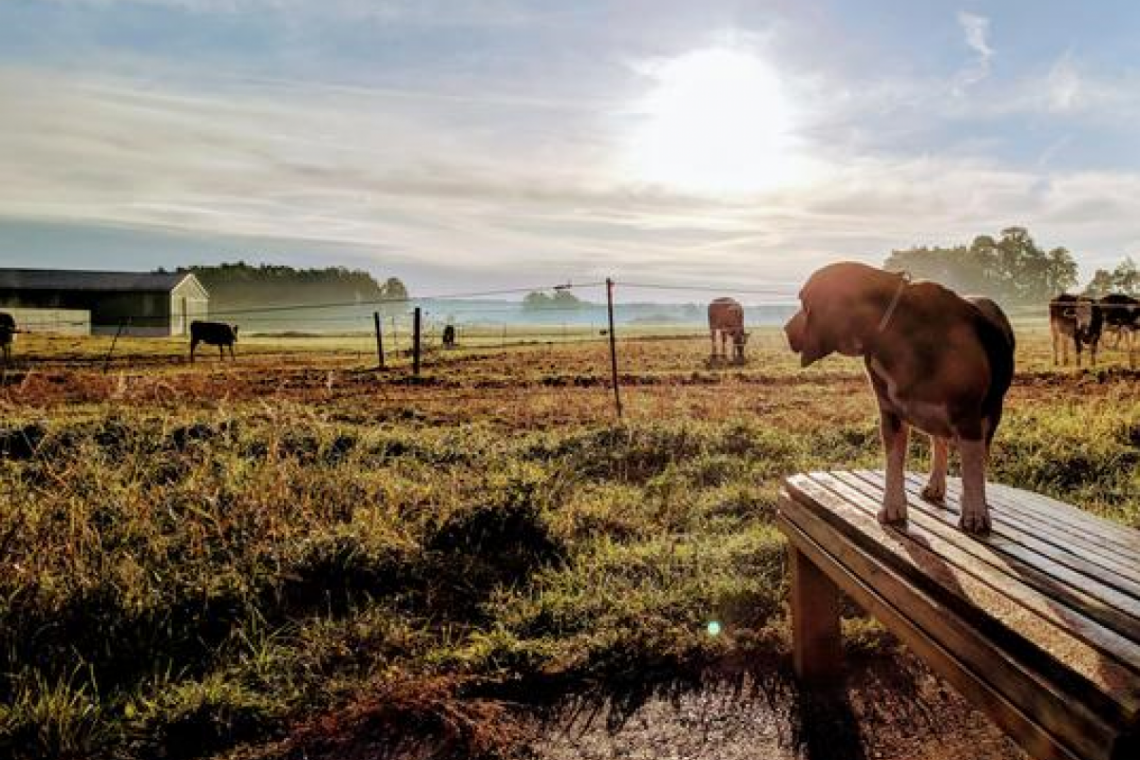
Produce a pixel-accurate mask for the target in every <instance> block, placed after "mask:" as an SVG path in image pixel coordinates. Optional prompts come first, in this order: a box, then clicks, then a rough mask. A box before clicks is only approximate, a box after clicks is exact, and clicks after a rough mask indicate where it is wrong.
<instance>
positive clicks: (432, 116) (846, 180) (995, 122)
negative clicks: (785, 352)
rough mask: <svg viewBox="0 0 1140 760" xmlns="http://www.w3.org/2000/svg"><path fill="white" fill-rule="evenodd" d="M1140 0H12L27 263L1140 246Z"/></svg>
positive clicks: (611, 260)
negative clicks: (990, 241) (1011, 233)
mask: <svg viewBox="0 0 1140 760" xmlns="http://www.w3.org/2000/svg"><path fill="white" fill-rule="evenodd" d="M1138 117H1140V4H1135V3H1130V2H1098V3H1072V2H1061V1H1055V2H1053V1H1049V0H1040V1H1038V2H1029V1H1022V0H1003V1H1001V2H997V1H995V2H988V3H986V2H972V3H971V2H958V3H944V2H936V1H931V2H921V3H916V2H911V1H908V0H866V1H861V2H840V1H839V0H798V1H796V0H772V1H771V2H764V1H762V0H752V1H751V2H744V1H743V0H736V1H728V0H702V2H699V3H698V2H690V1H689V0H627V1H625V2H618V1H617V0H611V1H609V2H606V1H603V0H576V2H561V1H555V0H546V1H544V2H538V1H532V2H514V1H511V0H480V1H478V2H476V1H474V0H472V1H470V2H461V1H460V0H453V1H452V2H445V1H444V0H321V1H320V2H316V1H315V0H314V1H309V0H0V265H4V266H44V267H61V268H88V269H151V268H155V267H159V266H164V267H173V266H178V265H189V264H202V263H212V262H219V261H232V260H236V259H244V260H246V261H249V262H275V263H287V264H294V265H299V266H331V265H342V266H348V267H354V268H355V267H360V268H365V269H368V270H370V271H372V272H374V273H375V274H376V275H377V276H379V277H388V276H398V277H401V278H402V279H404V280H405V282H407V283H408V284H409V287H410V288H411V290H412V292H413V293H423V294H427V293H441V292H449V291H464V290H477V289H491V288H500V287H502V288H510V287H529V286H532V285H545V284H554V283H564V282H568V281H569V282H586V281H595V280H598V279H601V278H605V277H607V276H612V277H614V278H615V279H617V280H618V281H619V283H620V282H621V281H623V280H625V281H635V280H636V281H642V282H646V281H648V282H656V283H668V284H673V285H678V286H685V285H694V286H695V285H701V286H713V287H725V288H731V287H740V288H759V289H764V288H769V289H772V290H774V291H780V292H785V291H786V292H795V290H796V289H797V288H798V283H799V282H801V281H802V280H803V279H804V278H806V276H807V275H808V274H810V272H811V271H812V270H814V269H815V268H817V267H818V266H821V265H823V264H824V263H827V262H829V261H833V260H836V259H857V260H863V261H867V262H870V263H881V262H882V261H883V259H884V258H885V257H886V255H887V254H888V253H889V252H890V251H891V250H892V249H897V248H903V247H909V246H912V245H952V244H958V243H967V242H969V240H971V239H972V238H973V237H974V236H976V235H978V234H996V233H998V232H999V231H1000V230H1001V229H1003V228H1005V227H1008V226H1011V225H1021V226H1026V227H1028V228H1029V230H1030V231H1031V233H1032V234H1033V236H1034V237H1035V238H1036V240H1037V241H1038V243H1039V244H1040V245H1042V246H1043V247H1045V248H1053V247H1056V246H1064V247H1066V248H1068V249H1069V250H1070V251H1071V252H1072V253H1073V255H1074V256H1075V258H1076V259H1077V261H1078V262H1079V264H1080V265H1081V274H1082V278H1084V279H1087V278H1088V277H1090V276H1091V274H1092V272H1093V270H1094V269H1095V268H1097V267H1105V266H1113V265H1115V264H1116V263H1117V262H1119V261H1120V260H1121V259H1122V258H1123V257H1124V256H1125V255H1132V256H1134V257H1135V256H1136V255H1137V253H1140V226H1138V225H1140V143H1138V142H1137V137H1136V134H1137V133H1136V124H1137V123H1138Z"/></svg>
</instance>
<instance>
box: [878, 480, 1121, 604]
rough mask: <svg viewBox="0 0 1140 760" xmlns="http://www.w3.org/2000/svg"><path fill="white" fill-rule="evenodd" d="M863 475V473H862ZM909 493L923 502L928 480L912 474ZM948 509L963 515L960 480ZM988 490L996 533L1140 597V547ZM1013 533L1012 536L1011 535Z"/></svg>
mask: <svg viewBox="0 0 1140 760" xmlns="http://www.w3.org/2000/svg"><path fill="white" fill-rule="evenodd" d="M859 473H860V474H861V475H862V474H863V473H862V471H859ZM906 482H907V491H908V492H910V493H911V494H912V495H913V498H916V499H922V488H923V486H924V485H925V483H926V480H925V478H923V477H920V476H919V475H917V474H915V473H909V474H908V477H907V479H906ZM946 485H947V488H946V502H945V506H946V507H948V508H950V509H952V510H953V511H954V513H955V514H959V513H960V512H961V509H960V505H961V501H962V484H961V481H960V480H959V479H958V478H947V484H946ZM996 490H997V489H987V491H988V492H987V496H986V499H987V501H988V502H989V504H990V507H991V510H990V512H991V517H992V518H993V521H994V524H995V525H994V529H995V530H996V531H998V532H1000V533H1002V535H1005V536H1007V537H1010V538H1016V537H1017V536H1019V535H1029V536H1031V537H1032V538H1035V539H1037V540H1039V541H1041V542H1045V543H1047V544H1049V545H1050V547H1051V549H1053V550H1060V551H1061V552H1062V553H1063V554H1064V555H1068V556H1070V557H1074V558H1077V559H1079V560H1082V561H1085V562H1087V563H1089V564H1090V565H1091V566H1093V567H1092V573H1093V574H1095V575H1097V576H1098V577H1100V578H1101V579H1102V580H1105V581H1107V582H1110V583H1116V582H1119V585H1118V586H1117V588H1119V589H1121V590H1122V591H1126V592H1128V593H1130V594H1131V595H1133V596H1137V597H1140V546H1138V547H1136V549H1134V550H1132V549H1125V548H1121V547H1119V546H1116V545H1114V544H1113V543H1111V542H1109V541H1106V540H1105V539H1104V537H1103V535H1102V534H1101V533H1100V532H1099V530H1098V526H1097V525H1096V524H1089V525H1085V526H1082V527H1075V526H1061V525H1057V524H1056V523H1055V522H1053V521H1050V520H1049V519H1047V517H1046V515H1044V514H1042V513H1040V512H1036V511H1034V510H1033V509H1032V506H1031V505H1025V504H1022V505H1017V506H1014V505H1011V504H1010V503H1009V502H1008V501H1007V500H1008V499H1009V496H1008V494H1007V495H1005V496H1002V497H998V496H996V495H995V494H994V493H993V491H996ZM1010 531H1012V532H1010Z"/></svg>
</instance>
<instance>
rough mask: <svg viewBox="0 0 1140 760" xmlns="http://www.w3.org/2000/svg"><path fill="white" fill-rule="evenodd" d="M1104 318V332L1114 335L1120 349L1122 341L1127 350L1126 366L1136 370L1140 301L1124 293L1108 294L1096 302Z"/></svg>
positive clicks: (1139, 335)
mask: <svg viewBox="0 0 1140 760" xmlns="http://www.w3.org/2000/svg"><path fill="white" fill-rule="evenodd" d="M1097 303H1098V305H1099V306H1100V311H1101V313H1102V314H1103V316H1104V332H1105V333H1106V334H1107V333H1110V332H1111V333H1114V334H1115V335H1116V343H1115V344H1114V345H1113V348H1119V347H1120V341H1121V340H1123V341H1124V343H1125V345H1126V346H1127V348H1128V366H1129V367H1131V368H1132V369H1136V343H1137V341H1140V299H1138V298H1134V297H1132V296H1129V295H1125V294H1124V293H1109V294H1108V295H1106V296H1104V297H1103V298H1101V299H1100V300H1099V301H1098V302H1097Z"/></svg>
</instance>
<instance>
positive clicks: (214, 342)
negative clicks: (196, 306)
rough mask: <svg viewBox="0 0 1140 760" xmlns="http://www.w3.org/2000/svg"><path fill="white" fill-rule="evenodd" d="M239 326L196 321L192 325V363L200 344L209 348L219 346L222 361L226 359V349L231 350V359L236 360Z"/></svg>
mask: <svg viewBox="0 0 1140 760" xmlns="http://www.w3.org/2000/svg"><path fill="white" fill-rule="evenodd" d="M237 334H238V326H237V325H228V324H226V323H225V322H200V321H198V320H195V321H193V322H191V323H190V361H191V362H193V361H194V349H196V348H197V347H198V344H199V343H205V344H206V345H207V346H217V347H218V356H219V357H220V358H222V359H225V358H226V352H225V347H226V346H229V348H230V358H231V359H234V360H236V359H237V357H236V356H234V344H235V343H237Z"/></svg>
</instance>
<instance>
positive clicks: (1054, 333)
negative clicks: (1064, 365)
mask: <svg viewBox="0 0 1140 760" xmlns="http://www.w3.org/2000/svg"><path fill="white" fill-rule="evenodd" d="M1049 332H1050V333H1051V336H1050V337H1052V338H1053V366H1054V367H1056V366H1057V326H1056V325H1049Z"/></svg>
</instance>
